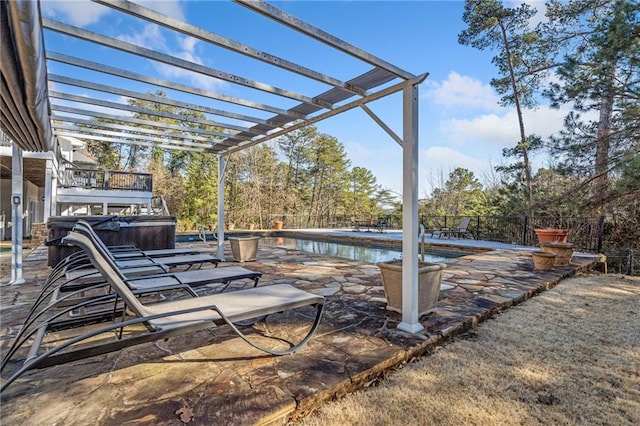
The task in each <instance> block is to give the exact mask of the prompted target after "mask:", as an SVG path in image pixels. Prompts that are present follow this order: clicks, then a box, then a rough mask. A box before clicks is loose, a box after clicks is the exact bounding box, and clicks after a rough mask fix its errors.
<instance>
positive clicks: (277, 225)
mask: <svg viewBox="0 0 640 426" xmlns="http://www.w3.org/2000/svg"><path fill="white" fill-rule="evenodd" d="M273 227H274V228H275V229H282V221H281V220H276V221H274V222H273Z"/></svg>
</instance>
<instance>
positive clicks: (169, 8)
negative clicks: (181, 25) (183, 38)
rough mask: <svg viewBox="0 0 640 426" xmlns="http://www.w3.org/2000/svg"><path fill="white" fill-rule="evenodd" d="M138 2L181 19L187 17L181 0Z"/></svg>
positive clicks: (144, 0) (147, 0)
mask: <svg viewBox="0 0 640 426" xmlns="http://www.w3.org/2000/svg"><path fill="white" fill-rule="evenodd" d="M137 3H139V4H140V5H142V6H144V7H147V8H149V9H153V10H155V11H157V12H160V13H162V14H164V15H168V16H171V17H172V18H176V19H179V20H181V21H184V20H185V19H186V18H185V15H184V11H183V10H182V7H181V6H180V2H179V1H177V0H161V1H158V0H137Z"/></svg>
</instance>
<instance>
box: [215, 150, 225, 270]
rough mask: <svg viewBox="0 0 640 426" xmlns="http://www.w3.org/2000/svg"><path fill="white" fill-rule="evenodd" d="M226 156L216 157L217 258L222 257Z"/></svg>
mask: <svg viewBox="0 0 640 426" xmlns="http://www.w3.org/2000/svg"><path fill="white" fill-rule="evenodd" d="M226 167H227V161H226V157H223V156H219V157H218V254H217V256H218V258H219V259H224V171H225V169H226Z"/></svg>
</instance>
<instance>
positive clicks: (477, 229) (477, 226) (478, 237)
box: [476, 215, 480, 240]
mask: <svg viewBox="0 0 640 426" xmlns="http://www.w3.org/2000/svg"><path fill="white" fill-rule="evenodd" d="M479 239H480V215H478V216H477V218H476V240H479Z"/></svg>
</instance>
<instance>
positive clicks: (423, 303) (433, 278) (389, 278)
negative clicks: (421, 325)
mask: <svg viewBox="0 0 640 426" xmlns="http://www.w3.org/2000/svg"><path fill="white" fill-rule="evenodd" d="M376 265H378V268H380V273H381V274H382V285H383V286H384V294H385V295H386V297H387V309H388V310H390V311H394V312H400V313H402V260H393V261H390V262H379V263H377V264H376ZM445 266H446V265H445V264H444V263H429V262H419V263H418V312H419V315H420V316H422V315H425V314H428V313H430V312H433V311H434V310H435V307H436V302H438V296H439V295H440V283H441V282H442V273H443V271H444V268H445Z"/></svg>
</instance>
